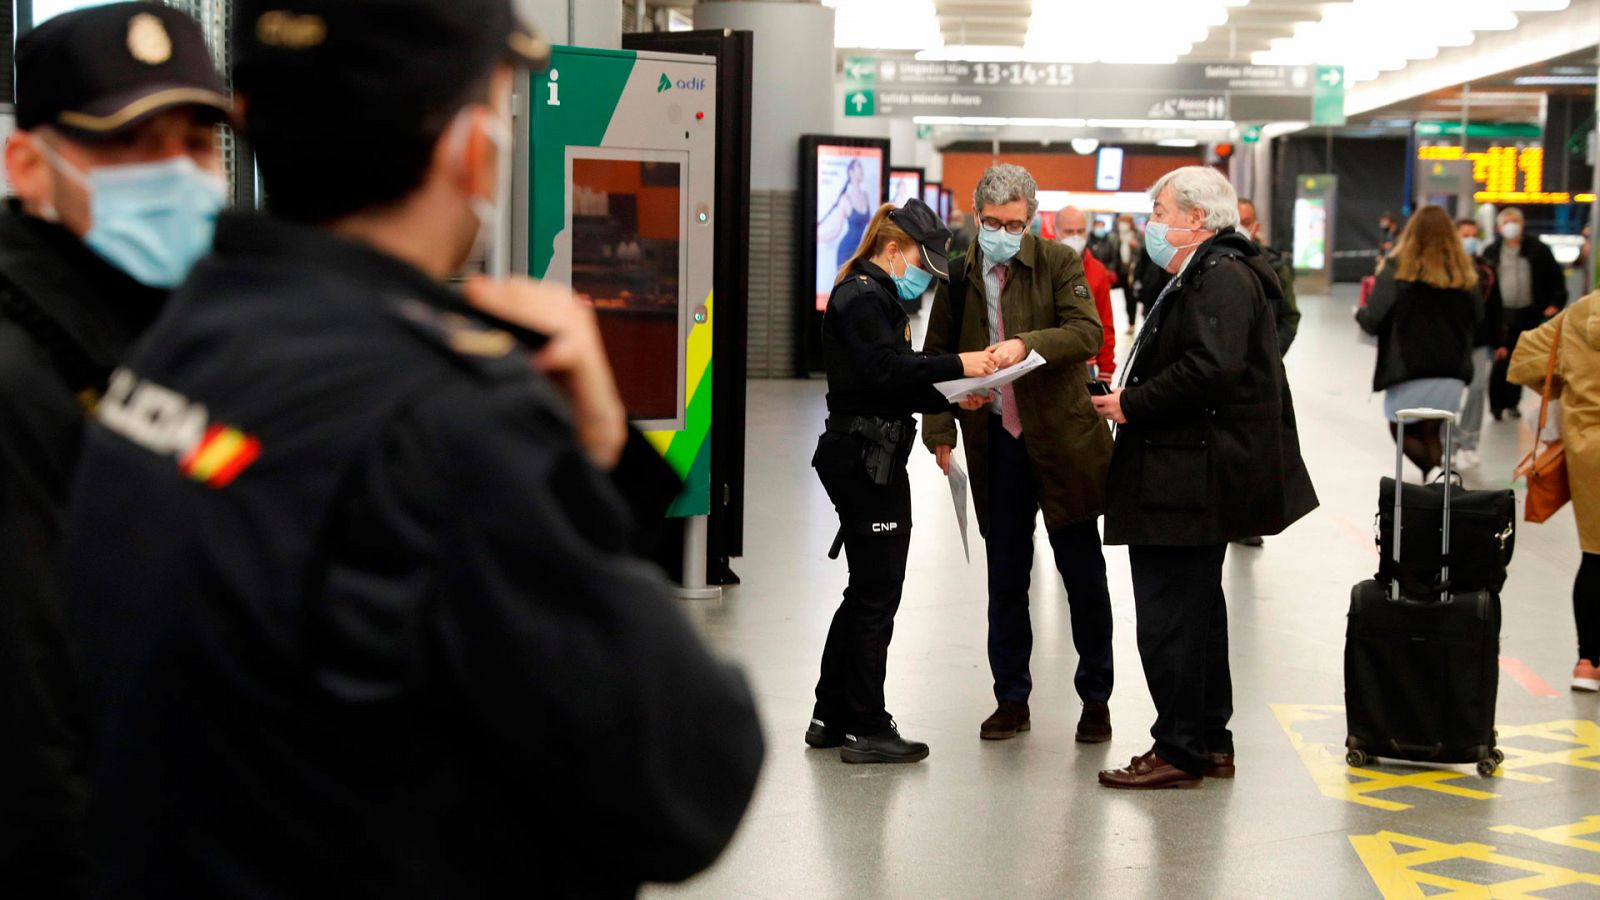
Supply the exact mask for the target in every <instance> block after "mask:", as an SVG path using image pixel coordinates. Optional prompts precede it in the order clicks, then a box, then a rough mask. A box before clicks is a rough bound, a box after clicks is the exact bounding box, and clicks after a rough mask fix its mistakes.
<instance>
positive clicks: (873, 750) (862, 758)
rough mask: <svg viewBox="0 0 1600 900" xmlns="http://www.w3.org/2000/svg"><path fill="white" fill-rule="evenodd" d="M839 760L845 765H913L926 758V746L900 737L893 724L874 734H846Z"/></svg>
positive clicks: (840, 749)
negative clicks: (845, 763)
mask: <svg viewBox="0 0 1600 900" xmlns="http://www.w3.org/2000/svg"><path fill="white" fill-rule="evenodd" d="M839 758H840V759H842V760H844V761H845V762H847V763H914V762H920V761H921V760H924V759H927V758H928V745H927V744H924V743H921V742H919V741H908V740H906V739H905V738H903V737H901V736H900V730H899V729H898V728H896V727H895V725H894V723H892V722H891V723H889V727H888V729H886V730H884V731H880V732H877V733H876V734H847V735H845V736H844V746H842V747H840V748H839Z"/></svg>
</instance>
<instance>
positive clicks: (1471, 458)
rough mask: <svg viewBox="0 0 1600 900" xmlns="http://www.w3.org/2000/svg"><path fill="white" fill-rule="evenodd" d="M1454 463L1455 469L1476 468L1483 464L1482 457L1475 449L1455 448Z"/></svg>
mask: <svg viewBox="0 0 1600 900" xmlns="http://www.w3.org/2000/svg"><path fill="white" fill-rule="evenodd" d="M1454 463H1455V467H1456V468H1457V469H1476V468H1477V467H1478V466H1480V465H1482V464H1483V457H1481V456H1479V455H1478V451H1476V450H1457V451H1456V455H1455V458H1454Z"/></svg>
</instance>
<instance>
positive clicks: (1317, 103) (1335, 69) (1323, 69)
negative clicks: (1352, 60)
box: [1311, 66, 1344, 125]
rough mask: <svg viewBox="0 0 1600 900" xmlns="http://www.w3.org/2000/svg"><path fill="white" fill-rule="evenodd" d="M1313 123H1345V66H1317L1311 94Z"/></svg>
mask: <svg viewBox="0 0 1600 900" xmlns="http://www.w3.org/2000/svg"><path fill="white" fill-rule="evenodd" d="M1311 124H1313V125H1343V124H1344V66H1317V78H1316V88H1315V91H1314V92H1313V93H1312V95H1311Z"/></svg>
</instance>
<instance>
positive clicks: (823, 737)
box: [806, 719, 844, 750]
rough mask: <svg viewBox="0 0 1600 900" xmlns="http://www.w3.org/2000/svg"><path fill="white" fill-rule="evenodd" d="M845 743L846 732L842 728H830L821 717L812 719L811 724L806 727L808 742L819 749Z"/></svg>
mask: <svg viewBox="0 0 1600 900" xmlns="http://www.w3.org/2000/svg"><path fill="white" fill-rule="evenodd" d="M843 743H844V732H843V731H842V730H840V729H836V728H829V727H828V725H827V723H825V722H823V721H822V720H821V719H812V720H811V726H810V727H809V728H807V729H806V744H807V745H808V746H811V747H815V748H817V749H818V750H827V749H829V748H830V747H838V746H840V745H842V744H843Z"/></svg>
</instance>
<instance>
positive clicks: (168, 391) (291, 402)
mask: <svg viewBox="0 0 1600 900" xmlns="http://www.w3.org/2000/svg"><path fill="white" fill-rule="evenodd" d="M526 351H527V348H526V347H525V346H522V345H520V344H518V343H517V341H515V340H513V339H512V336H511V335H510V334H509V333H508V332H507V331H505V330H502V329H501V328H499V327H496V326H495V325H494V324H492V323H486V322H484V321H482V320H480V319H477V318H474V316H473V315H472V314H471V312H470V311H469V310H468V309H466V307H465V306H464V305H463V304H462V302H461V301H460V300H459V299H458V297H457V296H456V295H455V294H454V293H453V292H452V291H449V290H447V289H445V288H443V287H441V286H439V285H437V284H436V283H434V282H433V281H431V280H430V279H428V278H427V277H425V276H424V275H423V274H422V273H420V272H418V271H416V270H414V269H412V268H411V267H409V266H407V265H405V264H403V263H401V262H399V261H398V260H395V259H393V258H391V257H388V256H385V255H383V254H380V253H378V252H377V251H375V250H372V249H370V248H366V247H364V246H362V245H359V244H356V243H351V242H346V241H344V240H342V239H340V238H338V237H335V236H334V235H332V234H331V233H329V232H325V231H322V230H320V229H313V228H305V227H299V226H293V225H289V224H285V223H282V222H277V221H274V220H271V219H267V218H225V219H224V220H223V222H222V223H221V224H220V226H219V230H218V235H217V243H216V252H215V254H214V255H213V256H211V257H210V258H208V259H206V260H204V261H202V262H201V264H200V265H199V266H198V267H197V268H196V270H195V272H194V273H193V275H192V277H191V278H190V280H189V282H188V283H187V284H186V285H185V287H184V288H182V289H181V290H180V291H179V292H178V293H177V294H175V295H174V299H173V302H172V304H171V306H170V308H169V309H168V311H167V314H166V315H165V316H164V317H163V318H162V319H161V321H160V322H159V323H158V324H157V325H156V327H155V328H154V329H152V331H151V333H150V336H149V339H148V340H147V341H146V342H144V343H143V344H142V345H141V347H140V348H139V350H138V351H137V352H136V353H134V354H133V355H132V356H131V357H130V359H129V361H128V363H127V364H126V366H125V367H124V368H121V369H119V370H118V371H117V373H116V374H115V375H113V377H112V383H111V387H110V389H109V391H108V393H107V395H106V398H105V400H104V401H103V402H102V403H101V406H100V410H99V413H98V422H97V424H96V426H95V427H94V428H93V429H91V432H90V435H89V438H88V440H87V441H86V445H85V452H84V459H83V463H82V465H81V466H80V471H79V477H78V479H77V481H76V484H75V494H74V497H75V502H74V504H73V506H72V509H71V515H70V519H69V523H68V538H67V541H68V548H67V549H68V560H69V571H70V572H71V575H70V576H69V577H70V587H71V590H72V599H73V602H74V606H75V608H76V610H77V611H78V614H79V617H80V620H81V623H82V627H81V632H82V635H83V643H84V660H85V669H86V672H87V674H88V676H89V684H90V689H91V693H92V697H93V699H94V700H95V701H96V719H95V724H96V735H97V737H98V738H99V740H100V744H99V746H100V748H101V749H102V751H103V752H102V753H101V754H100V755H99V759H98V765H97V767H96V770H95V778H94V784H95V789H96V791H97V794H96V804H95V807H94V809H93V810H92V812H91V817H90V818H91V827H92V838H93V847H94V850H95V852H96V853H97V854H98V856H99V857H100V859H101V860H102V861H103V863H104V866H105V867H104V870H103V871H102V872H101V873H100V880H99V885H100V889H101V896H105V897H282V898H291V897H293V898H301V897H384V898H404V897H417V898H423V897H427V898H440V897H503V896H534V895H558V896H561V895H574V896H575V895H585V896H588V895H596V894H598V895H607V894H631V893H633V892H634V891H635V890H636V888H637V886H638V885H639V883H641V882H643V881H647V880H676V879H681V878H685V877H687V876H689V875H691V874H693V873H695V872H696V871H699V870H700V869H702V868H704V867H705V866H707V865H709V864H710V862H711V861H712V860H713V859H714V858H715V857H716V856H717V854H718V853H719V852H720V851H721V849H722V848H723V846H724V845H725V844H726V842H727V841H728V840H729V838H730V837H731V835H732V833H733V831H734V828H735V826H736V825H737V823H738V821H739V819H740V817H741V815H742V813H743V810H744V808H745V806H746V804H747V803H748V800H749V798H750V794H751V791H752V790H753V786H754V783H755V778H756V774H757V770H758V769H759V765H760V760H761V757H762V752H763V747H762V738H761V733H760V730H759V727H758V723H757V721H756V716H755V711H754V706H753V702H752V698H751V694H750V691H749V689H748V688H747V686H746V684H745V681H744V679H743V677H742V676H741V675H740V674H739V673H738V672H736V671H735V670H734V669H732V668H730V667H727V666H725V665H723V664H721V663H719V662H717V661H716V660H715V659H713V658H712V656H711V655H710V654H709V653H708V652H707V649H706V647H705V646H704V645H703V644H702V643H701V641H700V640H699V638H698V637H697V636H696V634H695V632H694V631H693V629H692V628H691V626H690V624H689V622H688V621H687V619H686V618H685V617H684V615H683V614H682V613H681V612H680V611H679V609H678V608H677V606H676V604H675V602H674V600H673V598H672V597H671V594H670V591H669V587H668V585H667V583H666V581H665V579H664V577H663V576H662V574H661V573H660V572H659V571H658V570H656V569H655V568H653V567H651V566H649V565H648V564H646V563H643V562H641V561H638V560H636V559H635V558H633V557H631V556H630V555H629V554H628V553H627V552H626V536H627V535H628V533H629V532H630V531H631V530H632V528H633V527H634V526H633V523H632V522H631V521H630V519H631V517H630V515H629V513H628V507H627V504H626V502H625V500H624V498H623V497H622V496H621V495H620V494H619V493H618V492H617V491H616V490H615V489H614V487H613V486H612V484H611V483H609V482H608V480H607V478H606V477H605V476H603V475H602V474H601V473H599V472H597V471H596V470H595V469H594V468H592V467H591V465H590V463H589V461H588V459H587V457H586V456H585V454H584V452H583V451H582V450H581V448H580V447H579V446H578V444H577V443H576V441H575V439H574V436H573V430H572V423H571V421H570V418H569V412H568V407H567V404H566V403H565V402H564V400H563V398H562V397H561V396H560V395H559V394H558V393H557V392H556V390H555V388H554V387H553V386H552V385H551V384H550V383H549V382H548V381H547V380H546V379H544V378H543V377H541V376H539V375H537V374H536V373H535V372H534V371H533V370H532V368H531V367H530V365H529V363H528V360H527V352H526Z"/></svg>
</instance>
